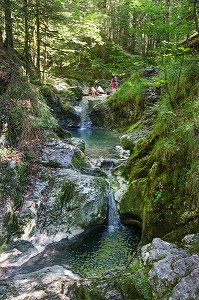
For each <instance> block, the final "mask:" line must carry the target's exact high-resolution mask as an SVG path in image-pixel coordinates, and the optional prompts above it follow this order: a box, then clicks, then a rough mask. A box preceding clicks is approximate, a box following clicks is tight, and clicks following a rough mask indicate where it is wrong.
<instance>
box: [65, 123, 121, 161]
mask: <svg viewBox="0 0 199 300" xmlns="http://www.w3.org/2000/svg"><path fill="white" fill-rule="evenodd" d="M70 132H71V134H72V136H73V137H77V138H81V139H83V140H84V142H85V146H86V151H85V153H86V154H87V155H88V156H90V157H92V156H93V157H103V158H104V157H105V158H107V159H108V158H112V157H113V156H114V152H115V147H116V145H119V134H118V133H116V132H114V131H110V130H105V129H90V128H86V129H74V130H70Z"/></svg>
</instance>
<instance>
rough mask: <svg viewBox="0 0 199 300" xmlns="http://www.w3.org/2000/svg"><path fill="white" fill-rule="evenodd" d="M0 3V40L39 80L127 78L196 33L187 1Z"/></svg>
mask: <svg viewBox="0 0 199 300" xmlns="http://www.w3.org/2000/svg"><path fill="white" fill-rule="evenodd" d="M1 2H2V3H1V14H0V18H1V28H0V42H1V43H4V45H5V47H8V48H12V49H14V50H15V51H16V52H17V55H18V56H19V57H20V58H21V59H22V60H23V62H24V68H25V72H26V74H28V75H29V76H31V78H32V77H33V78H37V80H41V81H45V80H46V79H47V78H48V76H49V74H52V73H53V74H57V75H61V76H66V77H69V78H70V77H71V76H72V77H73V78H77V80H82V77H84V76H82V74H85V72H86V78H87V80H92V79H93V77H94V78H98V77H100V78H103V77H105V78H106V76H109V75H110V73H115V72H116V73H117V74H118V75H120V76H121V77H125V76H129V74H130V73H131V71H132V69H134V68H135V69H136V68H138V67H139V66H140V65H142V64H143V63H144V62H145V63H147V60H148V61H149V62H150V61H152V62H153V61H154V60H155V58H156V57H157V56H158V55H159V53H161V51H162V49H163V50H164V47H165V44H167V45H168V47H182V48H183V47H185V48H186V47H187V45H189V46H190V45H192V44H193V45H194V41H195V39H197V38H198V34H199V25H198V1H193V0H182V1H173V0H162V1H161V0H156V1H150V0H149V1H147V0H146V1H145V0H140V1H138V0H135V1H130V0H122V1H117V0H115V1H112V0H107V1H98V0H93V1H87V2H86V3H85V1H79V0H78V1H61V0H56V1H33V0H27V1H12V0H5V1H1ZM4 20H5V22H4ZM71 73H72V74H71ZM84 78H85V77H84Z"/></svg>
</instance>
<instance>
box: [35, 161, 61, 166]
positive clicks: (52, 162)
mask: <svg viewBox="0 0 199 300" xmlns="http://www.w3.org/2000/svg"><path fill="white" fill-rule="evenodd" d="M40 163H41V164H42V165H43V166H46V167H50V168H61V167H62V164H61V163H60V162H58V161H57V160H49V161H46V162H44V161H42V162H40Z"/></svg>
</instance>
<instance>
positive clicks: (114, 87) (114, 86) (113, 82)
mask: <svg viewBox="0 0 199 300" xmlns="http://www.w3.org/2000/svg"><path fill="white" fill-rule="evenodd" d="M118 86H119V83H118V80H117V76H115V75H114V76H112V78H111V87H112V93H115V92H116V90H117V88H118Z"/></svg>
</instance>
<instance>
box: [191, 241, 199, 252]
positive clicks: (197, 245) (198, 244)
mask: <svg viewBox="0 0 199 300" xmlns="http://www.w3.org/2000/svg"><path fill="white" fill-rule="evenodd" d="M190 252H191V253H197V254H199V239H198V240H197V241H195V242H194V243H193V244H192V246H191V249H190Z"/></svg>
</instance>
